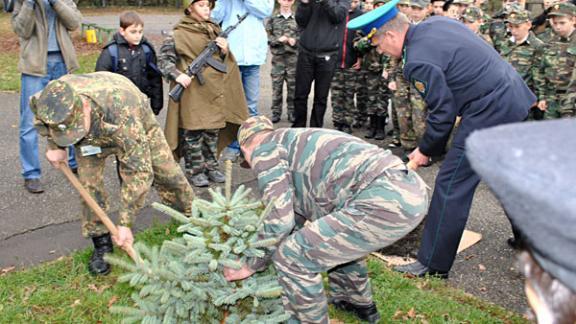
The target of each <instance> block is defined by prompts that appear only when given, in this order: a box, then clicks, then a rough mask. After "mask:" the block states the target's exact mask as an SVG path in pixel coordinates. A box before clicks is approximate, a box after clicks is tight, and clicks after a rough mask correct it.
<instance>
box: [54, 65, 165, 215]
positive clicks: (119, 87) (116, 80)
mask: <svg viewBox="0 0 576 324" xmlns="http://www.w3.org/2000/svg"><path fill="white" fill-rule="evenodd" d="M60 80H61V81H63V82H66V83H68V84H69V85H70V86H71V87H72V88H73V89H74V90H75V92H76V93H77V94H78V95H79V96H80V97H81V98H83V99H86V100H88V101H89V102H90V108H91V109H92V113H91V124H90V131H89V133H88V134H87V135H86V136H85V137H84V138H83V139H82V140H80V141H79V142H78V143H76V144H75V145H74V146H75V148H76V152H78V153H77V154H82V153H81V152H83V148H84V147H87V146H96V147H99V148H101V150H102V151H103V152H104V151H113V152H114V154H116V156H117V157H118V160H119V161H120V163H121V165H122V168H123V170H125V171H126V174H128V175H129V176H128V177H126V178H124V179H123V180H124V182H123V184H122V189H121V205H120V211H119V219H120V224H122V225H124V226H130V225H131V223H132V220H133V219H134V216H135V214H136V213H137V212H138V211H139V207H138V205H139V202H141V200H142V196H143V195H146V194H147V193H148V191H149V190H150V187H151V186H152V180H153V179H154V172H153V170H152V158H151V154H153V152H150V148H149V144H148V143H149V142H150V141H156V140H164V138H163V137H162V138H161V139H158V138H156V137H153V136H151V135H152V134H153V133H154V134H159V133H162V129H161V127H160V125H159V124H158V121H156V118H155V117H154V114H153V113H152V110H150V109H149V108H148V97H147V96H146V95H145V94H143V93H142V92H140V90H138V88H137V87H136V86H135V85H134V84H133V83H132V82H131V81H130V80H129V79H127V78H126V77H124V76H121V75H119V74H116V73H111V72H95V73H90V74H82V75H72V74H68V75H65V76H63V77H62V78H60ZM48 140H49V147H51V148H56V147H57V146H56V145H55V143H53V142H51V140H50V139H48ZM50 142H51V143H50ZM99 155H100V154H96V155H93V156H94V157H96V158H98V157H99ZM90 157H92V155H90V156H85V157H84V158H90ZM78 162H79V163H80V164H81V160H79V161H78ZM102 163H104V161H102ZM80 168H82V165H80ZM81 180H83V182H84V181H91V180H90V179H81Z"/></svg>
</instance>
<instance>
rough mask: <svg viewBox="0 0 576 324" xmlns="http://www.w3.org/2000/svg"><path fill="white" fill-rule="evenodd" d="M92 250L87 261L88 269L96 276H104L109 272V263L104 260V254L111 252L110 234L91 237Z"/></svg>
mask: <svg viewBox="0 0 576 324" xmlns="http://www.w3.org/2000/svg"><path fill="white" fill-rule="evenodd" d="M92 242H93V243H94V252H93V253H92V256H91V257H90V261H89V262H88V271H90V273H91V274H93V275H95V276H97V275H101V276H105V275H107V274H109V273H110V264H108V262H106V261H104V254H106V253H112V250H113V247H112V238H111V237H110V234H104V235H100V236H96V237H93V238H92Z"/></svg>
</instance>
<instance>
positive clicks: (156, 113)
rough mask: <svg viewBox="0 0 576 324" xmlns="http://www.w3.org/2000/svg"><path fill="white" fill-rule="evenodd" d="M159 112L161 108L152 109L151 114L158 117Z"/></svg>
mask: <svg viewBox="0 0 576 324" xmlns="http://www.w3.org/2000/svg"><path fill="white" fill-rule="evenodd" d="M160 111H162V107H159V108H152V112H153V113H154V115H156V116H158V115H159V114H160Z"/></svg>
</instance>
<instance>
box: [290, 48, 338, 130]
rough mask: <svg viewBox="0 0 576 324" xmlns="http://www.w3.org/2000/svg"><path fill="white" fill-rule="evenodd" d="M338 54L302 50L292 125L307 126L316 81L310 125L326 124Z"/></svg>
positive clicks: (299, 56)
mask: <svg viewBox="0 0 576 324" xmlns="http://www.w3.org/2000/svg"><path fill="white" fill-rule="evenodd" d="M336 59H337V54H336V53H335V54H332V55H324V56H321V55H317V54H312V53H309V52H304V51H302V50H300V51H299V53H298V62H297V63H296V89H295V90H294V123H293V124H292V127H306V124H307V119H308V95H309V94H310V89H311V88H312V81H314V105H313V107H312V116H311V117H310V127H322V126H323V125H324V113H325V112H326V103H327V101H328V92H329V91H330V83H331V82H332V77H333V76H334V70H335V69H336Z"/></svg>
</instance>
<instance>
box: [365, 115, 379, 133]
mask: <svg viewBox="0 0 576 324" xmlns="http://www.w3.org/2000/svg"><path fill="white" fill-rule="evenodd" d="M369 118H370V128H369V129H368V133H366V135H364V138H374V136H376V125H377V124H376V122H377V120H376V118H377V117H376V116H375V115H370V116H369Z"/></svg>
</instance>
